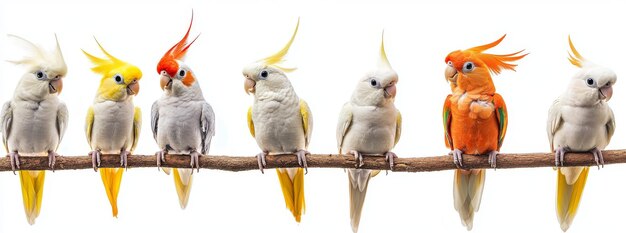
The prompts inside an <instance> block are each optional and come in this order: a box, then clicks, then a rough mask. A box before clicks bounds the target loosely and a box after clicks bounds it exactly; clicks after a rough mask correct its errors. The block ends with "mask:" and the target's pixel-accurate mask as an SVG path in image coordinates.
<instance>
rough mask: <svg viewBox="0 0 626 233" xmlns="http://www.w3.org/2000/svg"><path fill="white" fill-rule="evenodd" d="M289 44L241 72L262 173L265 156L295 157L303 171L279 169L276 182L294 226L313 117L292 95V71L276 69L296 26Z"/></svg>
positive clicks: (301, 206) (302, 206)
mask: <svg viewBox="0 0 626 233" xmlns="http://www.w3.org/2000/svg"><path fill="white" fill-rule="evenodd" d="M299 25H300V20H299V19H298V24H297V25H296V29H295V31H294V32H293V35H292V36H291V39H290V40H289V42H288V43H287V44H286V45H285V47H283V49H281V50H280V51H278V52H277V53H276V54H274V55H272V56H269V57H267V58H264V59H261V60H259V61H257V62H255V63H253V64H250V65H248V66H246V67H245V68H244V69H243V76H244V78H245V83H244V86H245V90H246V93H252V94H253V95H254V104H253V105H252V107H250V108H249V109H248V127H249V128H250V133H251V134H252V136H253V137H254V138H255V139H256V142H257V144H258V145H259V147H260V148H261V150H262V152H261V153H259V154H258V155H257V158H258V163H259V169H261V172H263V168H264V167H265V156H266V155H268V154H271V155H292V154H296V155H297V158H298V163H299V164H300V165H301V166H302V167H303V168H279V169H276V171H277V173H278V180H279V181H280V186H281V188H282V191H283V196H284V198H285V203H286V205H287V208H288V209H289V210H290V211H291V213H292V214H293V216H294V218H295V219H296V222H300V217H301V215H302V214H303V213H304V209H305V202H304V173H305V169H306V155H307V154H309V152H308V151H307V150H306V149H307V147H308V145H309V142H311V132H312V130H313V116H312V115H311V110H310V109H309V107H308V105H307V103H306V102H305V101H304V100H302V99H300V98H299V97H298V95H296V92H295V91H294V89H293V87H292V86H291V83H290V82H289V79H287V76H286V75H285V72H289V71H293V70H294V69H293V68H284V67H281V66H279V63H281V62H282V61H283V57H284V56H285V55H286V54H287V51H289V47H290V46H291V43H292V42H293V39H294V38H295V37H296V33H297V32H298V26H299Z"/></svg>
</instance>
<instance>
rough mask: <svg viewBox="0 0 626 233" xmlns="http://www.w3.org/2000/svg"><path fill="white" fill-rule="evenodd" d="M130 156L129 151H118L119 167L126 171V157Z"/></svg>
mask: <svg viewBox="0 0 626 233" xmlns="http://www.w3.org/2000/svg"><path fill="white" fill-rule="evenodd" d="M129 155H130V151H127V150H126V148H122V150H121V151H120V166H122V167H124V168H125V169H126V170H128V156H129Z"/></svg>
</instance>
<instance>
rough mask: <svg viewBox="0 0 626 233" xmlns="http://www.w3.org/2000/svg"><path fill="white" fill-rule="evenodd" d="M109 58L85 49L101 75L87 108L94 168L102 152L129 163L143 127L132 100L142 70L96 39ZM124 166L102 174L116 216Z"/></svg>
mask: <svg viewBox="0 0 626 233" xmlns="http://www.w3.org/2000/svg"><path fill="white" fill-rule="evenodd" d="M96 43H97V44H98V47H100V50H102V52H103V53H104V55H105V56H106V58H99V57H95V56H93V55H91V54H89V53H87V52H85V50H83V53H85V55H86V56H87V58H89V60H90V61H91V62H92V63H93V64H94V65H95V66H94V67H93V68H91V70H92V71H93V72H95V73H97V74H100V75H102V79H101V80H100V86H99V87H98V91H97V92H96V97H95V99H94V101H93V104H92V106H91V107H90V108H89V110H88V112H87V119H86V122H85V134H86V136H87V142H88V143H89V146H90V147H91V149H92V151H91V152H89V155H90V156H91V157H92V164H93V168H94V170H96V171H97V170H98V169H97V168H98V166H100V156H101V155H102V154H119V155H120V164H121V166H123V167H126V166H127V163H126V162H127V158H128V155H130V154H131V153H132V151H133V150H135V147H137V141H138V140H139V132H140V131H141V109H139V107H135V106H134V104H133V96H134V95H137V93H139V82H138V81H139V80H140V79H141V70H139V68H137V67H136V66H134V65H131V64H129V63H126V62H124V61H122V60H120V59H117V58H116V57H114V56H113V55H111V54H109V53H108V52H107V51H106V50H104V48H103V47H102V45H100V43H99V42H98V41H97V40H96ZM123 173H124V169H122V168H102V169H100V176H101V177H102V183H104V189H105V191H106V194H107V197H108V198H109V202H110V203H111V207H112V211H113V217H117V194H118V193H119V191H120V183H121V182H122V174H123Z"/></svg>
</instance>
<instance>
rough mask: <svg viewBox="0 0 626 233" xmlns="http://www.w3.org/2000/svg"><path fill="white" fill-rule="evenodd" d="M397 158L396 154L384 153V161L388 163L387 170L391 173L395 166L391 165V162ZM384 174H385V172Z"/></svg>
mask: <svg viewBox="0 0 626 233" xmlns="http://www.w3.org/2000/svg"><path fill="white" fill-rule="evenodd" d="M397 158H398V156H397V155H396V153H393V152H391V151H388V152H387V153H385V161H387V162H388V163H389V169H390V170H392V171H393V166H394V165H395V164H394V163H393V160H394V159H397ZM385 172H387V170H385Z"/></svg>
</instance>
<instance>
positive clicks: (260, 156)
mask: <svg viewBox="0 0 626 233" xmlns="http://www.w3.org/2000/svg"><path fill="white" fill-rule="evenodd" d="M267 154H268V153H267V152H265V151H263V152H261V153H258V154H257V155H256V158H257V162H258V163H259V170H261V173H263V174H265V172H263V168H265V166H266V165H267V164H266V163H265V157H266V156H267Z"/></svg>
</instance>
